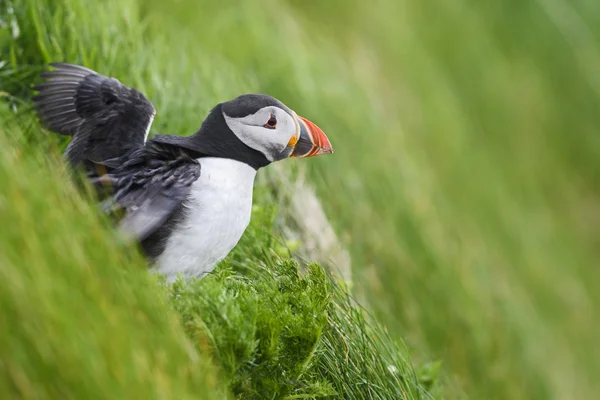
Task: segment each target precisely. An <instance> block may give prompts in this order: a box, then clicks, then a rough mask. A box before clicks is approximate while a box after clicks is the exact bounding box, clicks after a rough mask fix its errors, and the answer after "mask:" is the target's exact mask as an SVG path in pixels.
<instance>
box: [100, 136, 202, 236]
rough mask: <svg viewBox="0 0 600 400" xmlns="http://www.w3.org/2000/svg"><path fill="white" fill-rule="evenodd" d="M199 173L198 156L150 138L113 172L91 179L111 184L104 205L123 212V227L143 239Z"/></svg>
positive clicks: (181, 199) (182, 198)
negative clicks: (149, 140) (109, 193)
mask: <svg viewBox="0 0 600 400" xmlns="http://www.w3.org/2000/svg"><path fill="white" fill-rule="evenodd" d="M199 177H200V164H199V163H198V161H197V160H195V159H194V158H192V157H190V156H189V155H187V154H186V153H185V152H183V151H182V150H181V149H178V148H176V147H166V148H165V147H164V146H163V145H160V144H157V143H152V142H149V143H148V144H147V145H146V146H145V147H143V148H141V149H139V150H136V151H134V152H133V153H132V154H131V155H130V156H129V157H128V160H127V161H126V162H125V163H123V164H122V165H121V166H119V167H118V168H117V169H115V170H114V171H112V172H111V173H110V174H107V175H104V176H101V177H99V178H95V179H93V180H92V182H94V183H95V184H96V185H100V186H105V185H107V184H108V185H109V187H111V189H112V192H113V194H112V196H111V198H110V199H109V200H108V202H105V206H106V207H107V208H109V209H110V210H111V211H113V212H114V211H117V212H124V215H123V217H122V219H121V221H120V229H121V230H122V231H123V232H125V233H126V234H127V235H129V236H132V237H134V238H136V239H138V240H140V241H141V240H144V239H145V238H147V237H148V236H149V235H151V234H152V233H153V232H154V231H155V230H156V229H157V228H159V227H160V226H161V225H162V224H164V223H165V222H166V220H167V219H168V218H169V217H170V216H171V215H172V214H173V212H174V211H175V210H176V209H177V208H178V207H180V206H181V205H182V204H183V203H184V202H185V200H186V199H187V198H188V196H189V194H190V190H191V185H192V183H194V182H195V181H196V180H197V179H198V178H199Z"/></svg>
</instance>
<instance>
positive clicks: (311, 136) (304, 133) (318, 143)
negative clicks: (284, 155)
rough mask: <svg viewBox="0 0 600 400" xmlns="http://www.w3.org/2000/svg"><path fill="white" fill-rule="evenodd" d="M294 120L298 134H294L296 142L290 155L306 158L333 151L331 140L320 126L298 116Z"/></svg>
mask: <svg viewBox="0 0 600 400" xmlns="http://www.w3.org/2000/svg"><path fill="white" fill-rule="evenodd" d="M296 122H297V124H298V128H299V135H297V136H296V138H297V142H296V144H295V147H294V150H293V151H292V154H291V155H290V157H292V158H306V157H314V156H318V155H320V154H331V153H333V148H332V147H331V142H330V141H329V139H328V138H327V135H325V133H323V131H322V130H321V128H319V127H318V126H317V125H315V124H314V123H312V122H310V121H309V120H307V119H306V118H302V117H300V116H296Z"/></svg>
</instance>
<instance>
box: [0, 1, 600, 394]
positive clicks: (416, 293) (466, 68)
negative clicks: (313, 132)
mask: <svg viewBox="0 0 600 400" xmlns="http://www.w3.org/2000/svg"><path fill="white" fill-rule="evenodd" d="M13 3H14V4H16V6H15V11H16V13H17V14H18V15H19V18H20V28H21V31H22V35H21V36H20V37H19V39H18V41H17V43H18V46H17V47H16V48H15V47H11V46H9V45H8V44H10V43H12V39H11V37H10V29H9V28H8V26H9V25H7V26H6V27H5V28H4V29H2V31H1V32H2V33H0V35H2V36H0V49H2V51H4V49H7V51H8V53H6V52H4V53H2V59H0V61H8V63H7V64H6V65H4V66H3V67H2V68H0V79H3V80H2V88H0V90H4V91H7V92H10V93H11V94H16V95H23V94H24V93H25V91H24V90H25V88H24V87H23V85H24V83H23V82H30V81H31V78H32V77H33V76H34V75H35V74H36V73H37V72H38V67H39V66H40V64H41V62H46V61H51V60H55V59H64V60H66V61H71V62H81V63H84V64H86V65H88V66H90V67H92V68H98V69H100V70H102V71H103V72H107V73H114V74H115V75H118V77H119V78H120V79H121V80H122V81H123V82H125V83H126V84H129V85H135V86H137V87H138V88H140V89H141V90H143V91H144V92H145V93H146V94H147V95H148V96H149V98H150V99H151V100H152V101H153V102H154V104H155V105H156V106H157V109H158V115H157V119H156V123H155V125H154V128H153V129H154V130H155V131H157V132H162V133H181V134H186V133H190V132H193V131H195V130H196V129H197V128H198V126H199V124H200V121H201V119H202V118H203V117H204V115H205V114H206V112H207V111H208V109H209V108H210V107H211V106H212V105H213V104H214V103H215V102H216V101H221V100H225V99H228V98H231V97H233V96H235V95H237V94H239V93H241V92H247V91H259V92H267V93H270V94H273V95H275V96H277V97H279V98H281V99H282V100H283V101H284V102H286V104H288V105H290V106H291V107H292V108H294V109H295V110H296V111H297V112H298V113H299V114H301V115H303V116H306V117H308V118H310V119H311V120H313V121H315V122H316V123H317V124H319V126H320V127H322V128H323V130H324V131H325V132H326V133H327V134H328V135H329V136H330V138H331V140H332V142H333V145H334V148H335V151H336V153H335V154H334V155H333V156H331V157H323V158H320V159H315V160H310V161H307V162H305V163H303V164H304V165H305V166H306V168H308V170H309V177H310V180H311V181H312V182H315V183H316V184H317V189H318V192H319V195H320V198H321V199H322V201H323V203H324V206H325V208H326V210H327V212H328V215H329V217H330V218H331V220H332V222H333V223H334V225H335V226H336V228H337V229H338V232H339V233H340V235H341V237H342V238H344V242H345V243H346V245H347V246H348V248H349V249H350V251H351V254H352V261H353V274H354V277H355V280H354V282H353V288H354V291H355V293H356V294H358V295H359V296H360V298H361V300H363V301H366V302H368V305H369V308H370V309H372V310H374V311H375V314H376V316H377V317H378V318H379V320H380V321H382V322H384V323H385V324H386V326H387V327H388V328H389V330H390V332H391V333H392V335H393V336H394V337H395V338H398V339H399V338H403V339H404V340H405V342H406V343H407V344H408V345H409V347H410V350H411V351H410V353H411V355H412V356H413V357H414V358H416V359H417V361H419V362H425V361H429V360H437V359H439V360H441V361H442V363H443V364H442V371H443V377H444V379H443V383H444V384H443V387H442V388H441V390H442V391H443V393H444V394H445V395H446V396H447V397H448V398H457V397H470V398H475V399H507V398H508V399H531V398H540V399H547V398H556V399H565V398H594V397H595V395H596V394H597V393H599V392H600V383H599V381H598V380H597V379H596V376H598V373H599V372H600V353H599V351H600V350H598V346H596V345H595V342H596V340H595V337H596V334H597V332H598V331H599V329H600V325H599V324H600V322H598V321H600V298H599V297H600V295H599V294H598V291H597V290H595V287H594V285H595V283H596V282H598V278H600V276H599V275H600V272H598V269H597V268H596V267H597V265H598V261H599V260H600V253H599V252H598V248H599V247H598V244H599V242H598V239H597V238H598V237H600V235H599V233H600V232H599V231H598V226H600V225H599V224H598V209H597V207H598V206H597V204H598V197H599V196H598V194H599V190H600V186H599V181H598V171H599V170H600V168H599V167H600V165H599V164H600V157H598V155H599V154H600V135H599V134H598V132H597V127H598V125H599V123H600V118H599V117H598V112H597V110H598V106H599V103H600V100H599V96H598V93H599V90H600V74H599V71H598V65H600V53H599V52H598V50H597V49H598V47H599V46H598V44H599V38H600V6H599V5H598V4H599V3H598V2H597V1H594V0H587V1H586V0H577V1H570V2H567V1H564V0H545V1H543V0H521V1H504V2H485V1H484V2H482V1H475V0H457V1H453V2H445V1H439V0H426V1H420V0H403V1H391V0H389V1H386V0H378V1H375V2H370V3H368V2H359V1H352V0H344V1H342V0H328V1H291V0H290V1H287V2H286V1H276V0H260V1H253V2H237V1H227V0H225V1H220V2H210V1H199V2H191V1H190V2H187V1H178V2H174V3H171V2H169V3H165V2H158V1H156V0H151V1H144V2H141V1H140V2H137V1H132V0H130V1H125V2H117V1H108V2H104V3H103V4H102V5H101V6H100V5H96V4H94V3H88V2H84V1H75V0H72V1H67V0H64V1H60V2H50V1H39V0H38V1H36V2H32V4H34V6H31V7H25V5H26V4H28V3H26V2H21V1H19V2H13ZM240 3H241V4H240ZM61 6H62V7H61ZM34 10H35V11H34ZM91 16H93V18H92V17H91ZM32 33H35V34H32ZM5 43H7V45H5ZM10 49H14V50H10ZM13 101H16V102H18V101H19V100H18V98H17V99H14V100H13ZM43 143H45V142H43ZM287 168H291V166H289V167H287ZM263 175H268V173H267V172H266V171H265V174H263ZM249 246H250V247H252V245H249ZM244 249H246V247H244V248H241V249H240V250H241V251H246V250H244ZM256 300H257V301H258V300H259V299H256ZM323 343H325V342H323ZM337 343H338V344H339V343H340V342H337ZM363 353H368V352H366V351H365V352H360V354H363ZM360 354H359V355H360ZM357 356H358V355H357ZM430 369H431V370H435V364H433V365H431V366H430ZM426 373H427V371H424V372H423V374H424V375H426ZM424 375H423V376H424ZM317 381H319V380H318V379H317V380H316V381H315V380H311V379H308V380H307V382H317ZM341 382H343V380H340V381H338V383H340V384H341Z"/></svg>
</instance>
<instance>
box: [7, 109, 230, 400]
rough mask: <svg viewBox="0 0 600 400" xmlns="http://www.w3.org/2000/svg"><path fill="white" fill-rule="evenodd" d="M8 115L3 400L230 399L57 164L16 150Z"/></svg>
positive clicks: (135, 261)
mask: <svg viewBox="0 0 600 400" xmlns="http://www.w3.org/2000/svg"><path fill="white" fill-rule="evenodd" d="M2 106H3V107H4V104H3V105H2ZM10 114H11V113H9V112H8V111H7V110H6V109H4V108H3V109H1V110H0V117H1V120H2V123H1V124H0V143H1V146H2V149H3V151H2V156H1V157H0V182H1V184H2V193H1V194H0V209H1V212H0V225H1V226H2V227H3V228H2V230H1V233H0V265H1V267H0V279H1V281H2V284H1V285H0V309H1V310H2V313H0V325H2V327H3V329H2V330H1V333H0V353H2V360H1V361H0V377H1V378H0V393H2V397H5V398H38V399H42V398H46V399H51V398H90V399H91V398H106V397H107V394H108V393H110V394H111V397H112V398H115V397H116V398H133V397H143V398H149V399H150V398H165V396H167V395H169V396H171V397H172V398H182V399H183V398H189V399H191V398H198V396H197V393H203V394H205V396H203V397H202V398H205V399H213V398H215V399H218V398H225V396H222V395H221V394H219V392H217V389H218V382H219V381H218V380H217V375H216V373H215V368H214V367H213V366H212V363H211V362H210V361H209V360H210V359H209V358H208V357H207V356H206V355H204V356H202V357H199V354H198V352H197V351H196V350H194V348H193V347H192V346H191V345H190V343H188V341H187V339H186V336H185V334H184V331H183V330H182V329H181V327H180V326H179V324H178V323H177V318H176V316H175V315H173V314H172V313H170V312H169V306H168V304H167V302H166V301H165V296H164V292H165V291H164V290H163V289H161V288H160V287H159V286H158V285H157V284H156V282H154V280H153V279H150V276H149V275H148V274H147V273H146V271H145V269H144V262H143V260H142V259H141V258H140V257H136V256H131V255H130V256H127V254H128V252H123V251H115V250H118V248H119V247H120V246H119V244H118V243H117V241H116V240H115V239H114V236H113V235H110V234H107V232H110V228H108V229H107V227H106V226H105V225H106V224H102V223H100V221H98V218H97V215H96V213H95V212H92V210H91V209H90V207H89V206H88V205H87V202H86V201H85V200H84V199H82V198H81V197H80V196H78V195H77V192H76V191H75V190H74V189H73V188H71V187H65V185H64V183H62V182H60V178H61V176H62V177H63V178H65V179H67V178H68V177H67V175H66V172H65V171H61V169H60V167H59V165H58V164H57V163H56V160H48V159H43V158H42V157H39V156H38V155H39V154H40V153H39V152H34V153H33V154H35V155H32V154H23V151H22V150H24V149H23V148H22V147H16V146H15V143H13V140H12V139H9V135H12V134H14V133H20V132H23V130H22V127H18V126H16V124H7V120H8V121H10V120H12V118H13V117H12V116H11V115H10ZM19 148H20V150H21V151H20V150H18V149H19ZM47 148H48V149H50V150H54V151H56V148H54V149H53V148H52V147H47ZM52 169H55V173H54V174H50V175H49V174H48V171H50V170H52ZM15 171H18V174H16V173H15ZM69 211H70V212H69ZM83 232H85V234H82V233H83ZM129 253H131V252H129ZM161 294H163V295H162V296H161ZM222 392H224V391H222Z"/></svg>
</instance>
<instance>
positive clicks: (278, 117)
mask: <svg viewBox="0 0 600 400" xmlns="http://www.w3.org/2000/svg"><path fill="white" fill-rule="evenodd" d="M223 116H224V117H225V122H226V123H227V125H228V126H229V129H231V131H232V132H233V133H234V134H235V135H236V136H237V137H238V138H239V139H240V140H241V141H242V142H243V143H244V144H245V145H246V146H248V147H251V148H253V149H254V150H258V151H260V152H261V153H263V154H264V155H265V157H266V158H267V160H269V161H277V160H280V159H282V158H285V157H287V156H288V155H289V154H287V152H284V151H285V150H286V149H287V148H288V147H289V150H290V151H289V152H290V153H291V151H292V149H293V148H292V147H290V146H288V144H289V143H290V141H292V138H294V137H297V135H298V133H299V131H300V129H299V126H298V123H297V122H296V119H295V118H294V117H292V116H291V115H290V114H288V113H287V112H286V111H285V110H283V109H281V108H279V107H277V106H267V107H263V108H261V109H260V110H258V111H257V112H256V113H254V114H250V115H247V116H245V117H241V118H233V117H229V116H228V115H227V114H225V113H223ZM292 143H295V141H292Z"/></svg>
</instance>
